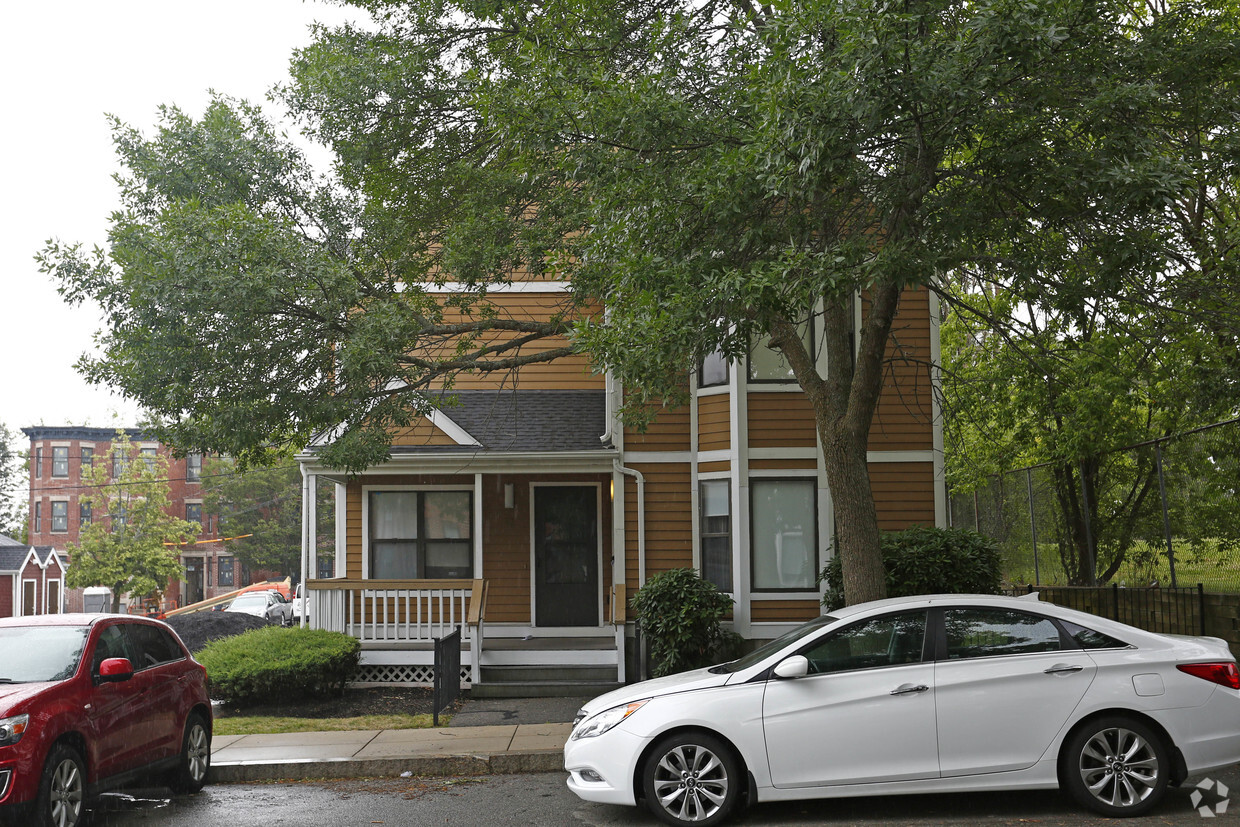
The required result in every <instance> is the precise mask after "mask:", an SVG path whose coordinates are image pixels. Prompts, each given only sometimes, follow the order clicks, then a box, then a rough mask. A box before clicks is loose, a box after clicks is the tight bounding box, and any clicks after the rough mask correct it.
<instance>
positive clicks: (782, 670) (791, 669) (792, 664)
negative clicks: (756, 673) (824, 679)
mask: <svg viewBox="0 0 1240 827" xmlns="http://www.w3.org/2000/svg"><path fill="white" fill-rule="evenodd" d="M808 674H809V658H807V657H805V655H793V656H792V657H790V658H784V659H783V660H781V661H780V662H779V663H777V664H775V677H777V678H781V679H784V680H787V679H790V678H803V677H805V676H806V675H808Z"/></svg>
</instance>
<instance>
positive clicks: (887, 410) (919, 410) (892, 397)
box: [863, 288, 934, 451]
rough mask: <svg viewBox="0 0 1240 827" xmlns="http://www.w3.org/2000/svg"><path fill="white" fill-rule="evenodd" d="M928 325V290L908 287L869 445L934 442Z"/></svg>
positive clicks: (889, 447)
mask: <svg viewBox="0 0 1240 827" xmlns="http://www.w3.org/2000/svg"><path fill="white" fill-rule="evenodd" d="M863 307H864V305H863ZM930 331H931V329H930V299H929V293H928V292H927V291H925V290H915V289H912V288H910V289H906V290H905V291H904V293H903V295H902V296H901V297H900V310H899V312H898V313H897V314H896V318H895V321H894V323H893V324H892V327H891V340H890V342H889V343H888V346H887V360H888V361H887V364H886V365H885V368H884V371H885V375H884V377H883V389H882V393H881V395H880V396H879V401H878V409H877V410H876V411H875V414H874V424H873V426H872V427H871V428H870V445H869V448H870V450H871V451H919V450H929V449H931V448H933V447H934V430H933V427H932V422H933V392H932V388H931V386H930V368H929V365H930V356H931V349H930Z"/></svg>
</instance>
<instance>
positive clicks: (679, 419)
mask: <svg viewBox="0 0 1240 827" xmlns="http://www.w3.org/2000/svg"><path fill="white" fill-rule="evenodd" d="M624 447H625V448H628V449H636V450H639V451H687V450H689V409H688V408H687V407H684V408H676V409H675V410H667V409H663V410H660V411H659V413H658V416H656V417H655V418H654V421H652V422H651V423H650V426H649V427H648V428H646V431H645V433H639V432H638V431H635V430H633V429H632V428H628V427H626V428H625V429H624Z"/></svg>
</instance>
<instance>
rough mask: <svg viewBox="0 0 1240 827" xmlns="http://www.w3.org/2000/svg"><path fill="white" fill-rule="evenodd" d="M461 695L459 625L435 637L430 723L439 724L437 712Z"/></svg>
mask: <svg viewBox="0 0 1240 827" xmlns="http://www.w3.org/2000/svg"><path fill="white" fill-rule="evenodd" d="M459 697H461V627H460V626H457V627H456V631H455V632H453V633H452V634H450V635H447V636H446V637H437V638H435V693H434V699H433V707H434V714H433V715H432V716H431V717H432V719H433V720H432V723H433V724H434V725H435V726H439V713H440V712H442V711H444V710H445V709H447V708H448V707H449V706H451V705H452V704H453V703H454V702H455V701H456V699H457V698H459Z"/></svg>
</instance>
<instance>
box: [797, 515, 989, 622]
mask: <svg viewBox="0 0 1240 827" xmlns="http://www.w3.org/2000/svg"><path fill="white" fill-rule="evenodd" d="M883 567H884V568H885V569H886V571H887V596H888V597H907V596H909V595H914V594H998V593H999V585H1000V583H1001V581H1002V568H1003V561H1002V560H1001V559H1000V556H999V546H998V544H997V543H996V542H995V541H994V540H992V539H991V538H989V537H985V536H983V535H981V534H978V533H977V532H976V531H968V530H966V529H963V528H929V527H926V526H913V527H912V528H909V529H906V530H904V531H892V532H884V533H883ZM818 581H819V582H820V583H821V582H825V583H826V584H827V590H826V593H825V594H823V596H822V603H823V605H824V606H826V607H827V609H828V610H830V609H838V608H839V607H841V606H843V605H844V581H843V578H842V577H841V572H840V558H839V555H838V554H837V555H835V556H834V557H832V558H831V560H830V561H828V563H827V566H826V568H824V569H823V570H822V573H821V574H819V575H818Z"/></svg>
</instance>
